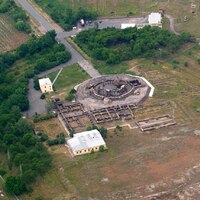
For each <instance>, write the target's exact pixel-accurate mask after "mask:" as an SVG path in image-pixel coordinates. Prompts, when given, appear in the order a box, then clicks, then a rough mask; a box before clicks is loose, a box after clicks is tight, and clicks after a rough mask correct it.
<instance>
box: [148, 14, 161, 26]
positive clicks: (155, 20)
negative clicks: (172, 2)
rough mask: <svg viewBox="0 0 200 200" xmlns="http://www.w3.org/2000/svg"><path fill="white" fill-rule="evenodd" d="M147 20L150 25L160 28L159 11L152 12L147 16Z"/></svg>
mask: <svg viewBox="0 0 200 200" xmlns="http://www.w3.org/2000/svg"><path fill="white" fill-rule="evenodd" d="M148 22H149V25H150V26H158V27H161V28H162V15H161V14H160V13H156V12H153V13H151V14H150V15H149V16H148Z"/></svg>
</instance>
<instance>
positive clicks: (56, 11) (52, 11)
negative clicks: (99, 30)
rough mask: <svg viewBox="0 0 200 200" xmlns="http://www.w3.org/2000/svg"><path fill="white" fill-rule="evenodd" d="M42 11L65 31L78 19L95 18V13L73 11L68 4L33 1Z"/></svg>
mask: <svg viewBox="0 0 200 200" xmlns="http://www.w3.org/2000/svg"><path fill="white" fill-rule="evenodd" d="M35 2H36V3H37V4H39V5H40V6H41V7H42V8H44V10H45V11H46V12H47V13H48V14H49V15H50V16H51V17H52V19H53V20H54V21H55V22H56V23H58V24H59V25H60V26H61V27H63V28H64V29H65V30H69V29H72V27H73V26H75V25H76V23H77V21H78V20H80V19H82V18H83V19H85V20H89V19H90V20H92V19H96V18H97V13H96V12H95V11H92V10H86V9H83V8H79V9H77V10H73V9H72V8H70V5H69V4H68V3H66V4H64V5H63V3H60V2H58V1H52V0H35ZM61 10H62V12H60V11H61Z"/></svg>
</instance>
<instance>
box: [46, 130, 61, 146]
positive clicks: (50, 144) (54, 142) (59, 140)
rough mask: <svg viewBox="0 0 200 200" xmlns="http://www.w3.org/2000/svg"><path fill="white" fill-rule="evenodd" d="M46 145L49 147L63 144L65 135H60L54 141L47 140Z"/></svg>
mask: <svg viewBox="0 0 200 200" xmlns="http://www.w3.org/2000/svg"><path fill="white" fill-rule="evenodd" d="M47 144H48V145H49V146H53V145H58V144H65V135H64V133H60V134H59V135H58V136H57V138H56V139H53V140H47Z"/></svg>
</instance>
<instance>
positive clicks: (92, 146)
mask: <svg viewBox="0 0 200 200" xmlns="http://www.w3.org/2000/svg"><path fill="white" fill-rule="evenodd" d="M67 146H68V148H69V150H70V152H71V153H72V154H73V156H77V155H83V154H87V153H91V152H97V151H99V150H100V147H101V146H103V147H104V148H105V149H106V148H107V146H106V143H105V141H104V139H103V138H102V136H101V134H100V132H99V131H98V130H96V129H94V130H91V131H85V132H81V133H76V134H74V136H73V138H71V139H69V140H67Z"/></svg>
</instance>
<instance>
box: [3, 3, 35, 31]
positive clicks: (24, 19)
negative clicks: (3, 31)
mask: <svg viewBox="0 0 200 200" xmlns="http://www.w3.org/2000/svg"><path fill="white" fill-rule="evenodd" d="M0 13H7V14H9V16H11V17H12V18H13V20H14V21H15V27H16V28H17V29H18V30H19V31H22V32H25V33H31V27H30V24H29V18H28V16H27V15H26V13H25V11H24V10H23V9H22V8H20V7H18V6H17V5H16V3H15V1H14V0H10V1H9V0H1V1H0Z"/></svg>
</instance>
